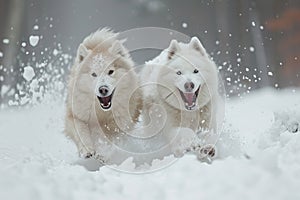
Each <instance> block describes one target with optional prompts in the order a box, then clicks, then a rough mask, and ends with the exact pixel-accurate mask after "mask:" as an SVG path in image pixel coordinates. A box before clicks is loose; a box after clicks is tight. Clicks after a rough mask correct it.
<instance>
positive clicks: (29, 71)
mask: <svg viewBox="0 0 300 200" xmlns="http://www.w3.org/2000/svg"><path fill="white" fill-rule="evenodd" d="M34 76H35V73H34V70H33V68H32V67H31V66H26V67H24V72H23V77H24V78H25V80H26V81H31V80H32V78H33V77H34Z"/></svg>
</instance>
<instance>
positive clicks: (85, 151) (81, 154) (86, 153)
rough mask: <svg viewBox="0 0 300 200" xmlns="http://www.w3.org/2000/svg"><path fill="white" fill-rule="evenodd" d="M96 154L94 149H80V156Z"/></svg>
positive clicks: (89, 156)
mask: <svg viewBox="0 0 300 200" xmlns="http://www.w3.org/2000/svg"><path fill="white" fill-rule="evenodd" d="M95 154H96V151H92V150H90V151H89V150H86V149H81V150H80V151H79V156H80V157H81V158H84V159H88V158H92V157H93V156H95Z"/></svg>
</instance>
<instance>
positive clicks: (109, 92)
mask: <svg viewBox="0 0 300 200" xmlns="http://www.w3.org/2000/svg"><path fill="white" fill-rule="evenodd" d="M76 62H77V64H78V65H80V67H81V68H80V73H78V87H79V88H80V89H81V90H82V92H85V93H91V94H93V95H94V96H95V97H96V98H97V100H98V101H99V105H100V107H101V109H102V110H104V111H108V110H110V108H111V107H112V104H113V102H114V96H116V95H119V94H120V93H122V90H124V88H125V87H128V85H130V84H134V82H136V76H135V72H134V70H133V62H132V60H131V58H130V56H129V54H128V52H127V50H126V49H125V48H124V46H123V45H122V42H120V41H118V40H116V41H114V42H113V43H112V44H111V45H107V44H100V45H98V46H97V47H96V48H94V49H92V50H91V49H87V48H86V47H85V46H84V44H81V45H80V46H79V49H78V53H77V58H76ZM75 89H77V88H75ZM128 95H129V94H128Z"/></svg>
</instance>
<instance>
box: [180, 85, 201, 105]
mask: <svg viewBox="0 0 300 200" xmlns="http://www.w3.org/2000/svg"><path fill="white" fill-rule="evenodd" d="M178 90H179V93H180V95H181V98H182V100H183V102H184V106H185V108H186V109H187V110H193V109H195V107H196V100H197V97H198V93H199V90H200V86H199V87H198V89H197V90H196V91H195V92H182V91H181V90H180V89H178Z"/></svg>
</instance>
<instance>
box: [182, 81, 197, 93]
mask: <svg viewBox="0 0 300 200" xmlns="http://www.w3.org/2000/svg"><path fill="white" fill-rule="evenodd" d="M194 87H195V84H194V83H193V82H186V83H185V84H184V89H185V90H186V91H192V90H193V89H194Z"/></svg>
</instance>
